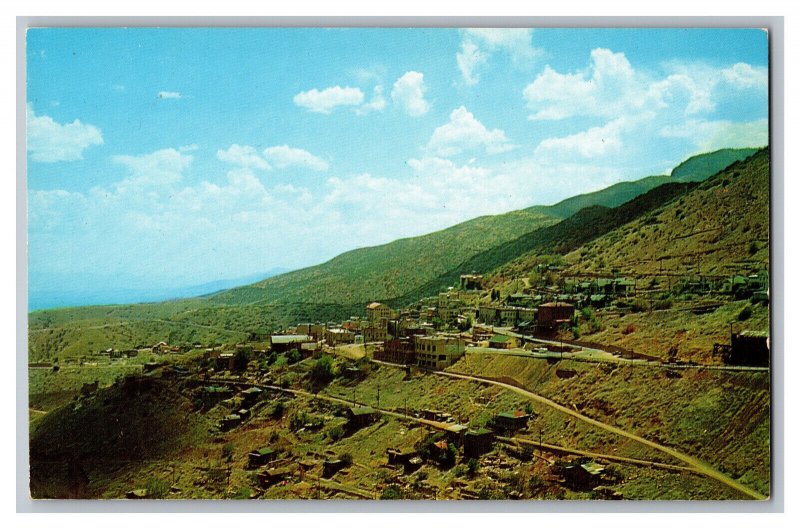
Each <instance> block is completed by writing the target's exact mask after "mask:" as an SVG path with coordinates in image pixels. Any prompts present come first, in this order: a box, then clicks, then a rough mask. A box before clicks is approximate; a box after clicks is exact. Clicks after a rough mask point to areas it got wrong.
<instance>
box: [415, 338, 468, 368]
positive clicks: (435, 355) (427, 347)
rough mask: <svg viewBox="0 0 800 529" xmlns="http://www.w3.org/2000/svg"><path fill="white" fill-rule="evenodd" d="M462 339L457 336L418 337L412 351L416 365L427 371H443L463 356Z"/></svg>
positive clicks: (463, 344) (463, 346) (463, 345)
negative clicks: (413, 351)
mask: <svg viewBox="0 0 800 529" xmlns="http://www.w3.org/2000/svg"><path fill="white" fill-rule="evenodd" d="M465 345H466V344H465V342H464V339H463V338H461V337H460V336H457V335H448V334H438V335H433V336H418V337H417V338H416V341H415V345H414V349H415V351H416V354H417V364H418V365H419V366H420V367H425V368H429V369H444V368H445V367H448V366H451V365H453V364H454V363H455V362H456V360H458V359H459V358H461V357H462V356H463V355H464V349H465Z"/></svg>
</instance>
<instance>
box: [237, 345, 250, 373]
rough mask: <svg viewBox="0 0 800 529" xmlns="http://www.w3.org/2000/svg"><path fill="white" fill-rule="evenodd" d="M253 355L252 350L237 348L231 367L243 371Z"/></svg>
mask: <svg viewBox="0 0 800 529" xmlns="http://www.w3.org/2000/svg"><path fill="white" fill-rule="evenodd" d="M252 357H253V352H252V351H250V350H249V349H239V350H237V351H236V354H235V355H234V357H233V368H234V369H235V370H236V371H244V370H245V369H247V364H249V363H250V360H251V359H252Z"/></svg>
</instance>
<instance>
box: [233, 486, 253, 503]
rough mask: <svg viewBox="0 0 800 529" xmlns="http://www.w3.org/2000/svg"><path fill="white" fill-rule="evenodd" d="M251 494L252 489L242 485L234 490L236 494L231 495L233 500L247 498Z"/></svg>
mask: <svg viewBox="0 0 800 529" xmlns="http://www.w3.org/2000/svg"><path fill="white" fill-rule="evenodd" d="M252 494H253V491H252V490H250V489H248V488H247V487H242V488H240V489H239V490H237V491H236V494H234V495H233V499H234V500H249V499H250V496H251V495H252Z"/></svg>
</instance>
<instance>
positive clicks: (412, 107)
mask: <svg viewBox="0 0 800 529" xmlns="http://www.w3.org/2000/svg"><path fill="white" fill-rule="evenodd" d="M426 90H427V88H426V87H425V77H424V75H423V74H421V73H420V72H414V71H411V72H406V73H404V74H403V75H402V76H401V77H400V78H399V79H397V81H395V83H394V86H392V101H393V102H394V103H395V104H396V105H399V106H400V108H402V109H403V111H404V112H405V113H406V114H408V115H409V116H415V117H416V116H421V115H423V114H425V113H426V112H428V110H430V108H431V105H430V103H428V102H427V101H426V100H425V92H426Z"/></svg>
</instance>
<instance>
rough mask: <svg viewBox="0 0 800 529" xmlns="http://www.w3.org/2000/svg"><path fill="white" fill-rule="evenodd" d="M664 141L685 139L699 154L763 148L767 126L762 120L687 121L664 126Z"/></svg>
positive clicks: (767, 133)
mask: <svg viewBox="0 0 800 529" xmlns="http://www.w3.org/2000/svg"><path fill="white" fill-rule="evenodd" d="M660 136H662V137H664V138H686V139H689V140H691V141H692V142H693V143H694V145H695V146H696V148H697V150H699V151H705V152H708V151H715V150H717V149H725V148H739V147H763V146H765V145H767V144H769V122H768V120H766V119H758V120H754V121H745V122H734V121H729V120H710V121H706V120H690V121H687V122H686V123H684V124H682V125H674V126H666V127H664V128H663V129H661V131H660Z"/></svg>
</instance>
